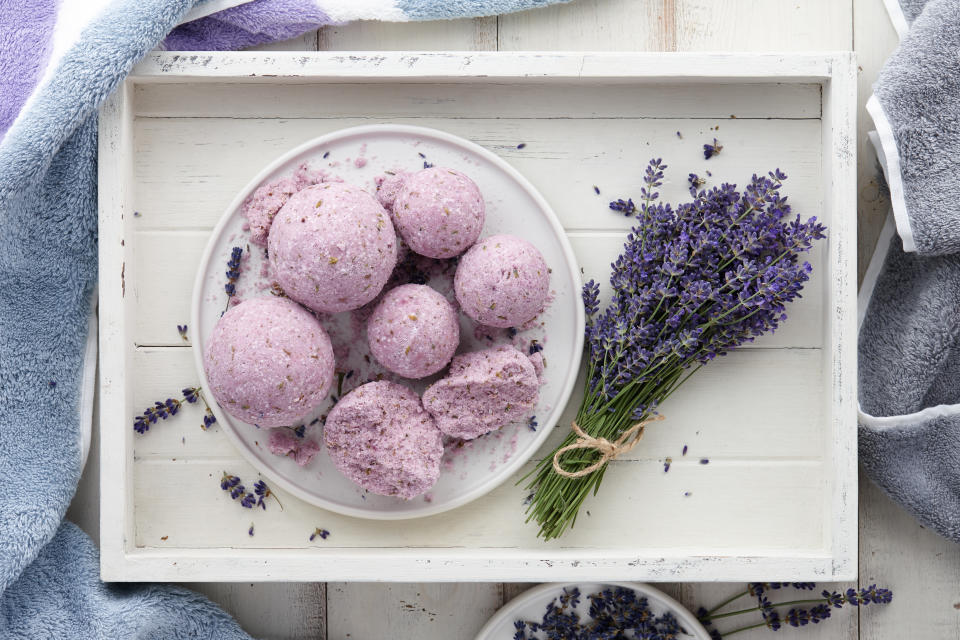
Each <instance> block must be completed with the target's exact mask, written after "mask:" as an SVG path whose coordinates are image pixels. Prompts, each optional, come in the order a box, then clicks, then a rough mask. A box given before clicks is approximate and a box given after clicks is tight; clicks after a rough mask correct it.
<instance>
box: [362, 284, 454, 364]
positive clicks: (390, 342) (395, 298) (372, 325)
mask: <svg viewBox="0 0 960 640" xmlns="http://www.w3.org/2000/svg"><path fill="white" fill-rule="evenodd" d="M367 342H368V343H369V344H370V354H371V355H372V356H373V357H374V358H376V359H377V362H379V363H380V364H382V365H383V366H384V368H385V369H387V371H391V372H393V373H396V374H398V375H401V376H403V377H405V378H423V377H426V376H429V375H431V374H434V373H436V372H437V371H440V369H443V368H444V367H445V366H447V363H448V362H450V358H452V357H453V354H454V352H456V350H457V345H458V344H460V322H459V321H458V319H457V312H456V311H454V310H453V307H452V306H451V305H450V303H449V302H447V299H446V298H444V297H443V296H442V295H440V294H439V293H437V292H436V291H434V290H433V289H431V288H430V287H428V286H426V285H423V284H405V285H402V286H399V287H397V288H396V289H391V290H390V291H389V292H387V295H385V296H384V297H383V299H382V300H381V301H380V303H379V304H378V305H377V308H376V309H374V310H373V314H372V315H371V316H370V320H368V321H367Z"/></svg>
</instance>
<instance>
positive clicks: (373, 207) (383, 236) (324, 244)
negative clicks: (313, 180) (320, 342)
mask: <svg viewBox="0 0 960 640" xmlns="http://www.w3.org/2000/svg"><path fill="white" fill-rule="evenodd" d="M268 246H269V250H270V267H271V271H272V273H273V277H274V279H275V281H276V282H277V283H278V284H279V285H280V286H281V287H282V288H283V291H284V292H285V293H286V294H287V295H288V296H290V297H291V298H293V299H294V300H296V301H297V302H299V303H301V304H303V305H306V306H307V307H309V308H311V309H313V310H314V311H318V312H323V313H339V312H341V311H350V310H352V309H356V308H358V307H361V306H363V305H365V304H366V303H368V302H370V301H371V300H373V299H374V298H375V297H376V296H377V295H378V294H379V293H380V290H381V289H382V288H383V285H384V284H385V283H386V282H387V279H388V278H389V277H390V274H391V272H392V271H393V268H394V266H395V265H396V263H397V236H396V231H394V228H393V223H392V222H390V216H389V215H388V214H387V212H386V211H384V209H383V207H381V206H380V204H379V203H378V202H377V201H376V199H375V198H374V197H373V196H371V195H370V194H369V193H367V192H366V191H364V190H363V189H361V188H359V187H355V186H352V185H348V184H344V183H335V182H325V183H323V184H318V185H314V186H312V187H307V188H306V189H303V190H302V191H299V192H297V193H296V194H294V195H293V196H291V197H290V199H289V200H288V201H287V203H286V204H284V205H283V207H282V208H281V209H280V212H279V213H278V214H277V215H276V217H275V218H274V221H273V226H272V228H271V231H270V236H269V238H268Z"/></svg>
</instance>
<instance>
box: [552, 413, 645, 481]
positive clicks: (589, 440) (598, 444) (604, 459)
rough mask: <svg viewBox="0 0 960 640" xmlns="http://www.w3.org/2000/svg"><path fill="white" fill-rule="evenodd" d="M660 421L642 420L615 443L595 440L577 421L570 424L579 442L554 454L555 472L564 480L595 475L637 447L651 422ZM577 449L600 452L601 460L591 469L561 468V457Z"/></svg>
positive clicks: (603, 439) (591, 466) (590, 467)
mask: <svg viewBox="0 0 960 640" xmlns="http://www.w3.org/2000/svg"><path fill="white" fill-rule="evenodd" d="M659 420H663V416H654V417H652V418H647V419H646V420H641V421H640V422H638V423H636V424H635V425H633V426H632V427H630V428H629V429H627V430H626V431H624V432H623V434H622V435H621V436H620V437H619V438H617V440H616V441H615V442H610V441H609V440H607V439H606V438H594V437H593V436H591V435H590V434H589V433H587V432H586V431H584V430H583V429H581V428H580V425H578V424H577V422H576V421H573V422H572V423H570V424H571V427H573V432H574V433H575V434H577V440H576V442H574V443H573V444H568V445H567V446H565V447H561V448H560V449H557V452H556V453H554V454H553V470H554V471H556V472H557V474H559V475H561V476H563V477H564V478H582V477H583V476H585V475H587V474H590V473H593V472H594V471H596V470H597V469H599V468H600V467H602V466H603V465H605V464H607V463H608V462H610V461H611V460H613V459H614V458H616V457H617V456H621V455H623V454H625V453H627V452H628V451H630V450H631V449H633V448H634V447H635V446H637V443H638V442H640V440H642V439H643V431H644V429H645V428H646V426H647V425H648V424H650V423H651V422H657V421H659ZM576 449H593V450H594V451H598V452H599V453H600V459H599V460H597V461H596V462H594V463H593V464H591V465H590V466H589V467H585V468H583V469H580V470H579V471H567V470H566V469H564V468H563V467H561V466H560V456H562V455H563V454H564V453H566V452H567V451H574V450H576Z"/></svg>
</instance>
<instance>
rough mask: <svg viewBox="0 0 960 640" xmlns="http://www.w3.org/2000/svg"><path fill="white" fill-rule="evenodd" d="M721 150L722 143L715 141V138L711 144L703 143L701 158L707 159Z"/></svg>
mask: <svg viewBox="0 0 960 640" xmlns="http://www.w3.org/2000/svg"><path fill="white" fill-rule="evenodd" d="M722 150H723V145H721V144H720V143H719V142H717V139H716V138H714V139H713V144H705V145H703V159H704V160H709V159H710V158H712V157H713V156H715V155H717V154H719V153H720V152H721V151H722Z"/></svg>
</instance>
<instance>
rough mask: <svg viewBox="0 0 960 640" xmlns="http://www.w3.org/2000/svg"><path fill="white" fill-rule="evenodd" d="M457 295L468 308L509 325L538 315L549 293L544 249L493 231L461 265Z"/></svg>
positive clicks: (483, 319) (489, 321)
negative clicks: (495, 233) (541, 250)
mask: <svg viewBox="0 0 960 640" xmlns="http://www.w3.org/2000/svg"><path fill="white" fill-rule="evenodd" d="M454 290H455V291H456V295H457V301H458V302H459V303H460V308H461V309H462V310H463V312H464V313H465V314H467V315H468V316H470V317H471V318H473V319H474V320H476V321H477V322H479V323H480V324H485V325H490V326H492V327H498V328H501V329H505V328H507V327H519V326H522V325H524V323H527V322H529V321H530V320H532V319H533V318H535V317H536V316H537V315H538V314H539V313H540V312H541V311H543V309H544V306H545V305H546V304H547V301H548V298H549V295H550V270H549V268H548V267H547V263H546V261H545V260H544V259H543V255H542V254H541V253H540V251H539V250H538V249H537V248H536V247H535V246H533V245H532V244H530V243H529V242H527V241H526V240H524V239H522V238H518V237H516V236H511V235H496V236H490V237H489V238H486V239H484V240H481V241H480V242H478V243H477V244H475V245H473V247H471V248H470V250H469V251H467V253H466V254H464V256H463V257H462V258H460V263H459V264H458V265H457V273H456V276H455V277H454Z"/></svg>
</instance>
